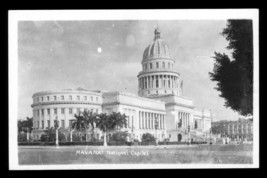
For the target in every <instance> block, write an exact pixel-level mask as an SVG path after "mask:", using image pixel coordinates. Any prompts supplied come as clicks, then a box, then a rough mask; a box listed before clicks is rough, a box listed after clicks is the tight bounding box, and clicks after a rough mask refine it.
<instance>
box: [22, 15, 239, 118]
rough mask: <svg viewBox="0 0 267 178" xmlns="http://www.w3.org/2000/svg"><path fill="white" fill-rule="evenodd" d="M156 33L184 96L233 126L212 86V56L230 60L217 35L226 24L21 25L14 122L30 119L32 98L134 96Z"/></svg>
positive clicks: (100, 22) (94, 22)
mask: <svg viewBox="0 0 267 178" xmlns="http://www.w3.org/2000/svg"><path fill="white" fill-rule="evenodd" d="M157 26H158V27H159V29H160V31H161V37H162V39H163V40H164V41H165V42H166V43H167V45H168V47H169V49H170V53H171V56H172V57H173V58H174V59H175V64H174V70H175V71H177V72H179V73H180V75H181V77H182V79H183V87H184V90H183V92H184V93H183V95H184V96H185V97H188V98H191V99H192V100H193V102H194V105H195V107H196V108H197V109H204V108H206V109H211V110H212V112H213V113H214V117H213V121H219V120H237V119H238V114H237V113H236V112H234V111H233V110H231V109H230V108H226V107H225V106H224V103H225V100H224V99H223V98H221V97H219V95H220V92H219V91H217V90H215V89H214V87H216V82H213V81H211V80H210V77H209V74H208V73H209V72H212V70H213V65H214V62H215V60H214V59H213V56H214V52H215V51H216V52H221V53H226V54H228V55H230V52H229V51H228V50H227V49H226V46H227V45H228V42H227V41H226V40H225V38H224V37H223V36H221V35H220V33H221V32H222V30H223V28H225V27H226V21H225V20H166V21H163V20H160V21H155V20H108V21H105V20H98V21H97V20H90V21H20V22H19V24H18V92H19V93H18V97H19V98H18V116H19V118H18V119H25V118H26V117H32V108H31V104H32V95H33V94H34V93H36V92H40V91H47V90H49V91H50V90H60V89H67V88H72V89H75V88H78V87H82V88H85V89H88V90H106V91H126V92H131V93H134V94H136V95H137V91H138V88H137V87H138V80H137V74H138V72H140V71H141V69H142V66H141V61H142V56H143V52H144V50H145V48H146V47H147V46H148V45H149V44H151V43H152V42H153V38H154V30H155V28H156V27H157Z"/></svg>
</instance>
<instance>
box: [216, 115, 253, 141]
mask: <svg viewBox="0 0 267 178" xmlns="http://www.w3.org/2000/svg"><path fill="white" fill-rule="evenodd" d="M219 125H220V126H221V131H220V136H221V137H228V138H230V139H231V140H232V141H245V140H246V141H252V140H253V120H251V119H238V121H219V122H213V123H212V127H215V126H219Z"/></svg>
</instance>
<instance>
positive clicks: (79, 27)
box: [9, 9, 259, 170]
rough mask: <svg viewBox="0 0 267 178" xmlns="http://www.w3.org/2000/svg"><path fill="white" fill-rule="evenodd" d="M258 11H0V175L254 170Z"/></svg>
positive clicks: (256, 163)
mask: <svg viewBox="0 0 267 178" xmlns="http://www.w3.org/2000/svg"><path fill="white" fill-rule="evenodd" d="M258 64H259V56H258V11H257V10H255V9H254V10H253V9H251V10H245V9H244V10H234V9H233V10H223V9H222V10H216V11H212V10H86V11H79V10H73V11H67V10H66V11H52V10H46V11H34V10H32V11H10V12H9V101H10V102H9V104H10V105H9V163H10V165H9V167H10V169H21V170H36V169H37V170H38V169H42V170H44V169H45V170H46V169H47V170H49V169H158V168H162V169H165V168H185V169H188V168H256V167H258V166H259V105H258V101H259V93H258V92H259V82H258V77H259V76H258Z"/></svg>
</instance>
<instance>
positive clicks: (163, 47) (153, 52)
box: [143, 28, 171, 62]
mask: <svg viewBox="0 0 267 178" xmlns="http://www.w3.org/2000/svg"><path fill="white" fill-rule="evenodd" d="M154 33H155V38H154V42H153V43H152V44H150V45H149V46H148V47H146V49H145V51H144V54H143V62H145V61H148V60H152V59H159V58H161V59H171V56H170V52H169V48H168V46H167V44H166V43H165V42H164V41H163V40H162V39H161V38H160V31H159V29H158V28H157V29H156V30H155V32H154Z"/></svg>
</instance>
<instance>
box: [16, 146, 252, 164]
mask: <svg viewBox="0 0 267 178" xmlns="http://www.w3.org/2000/svg"><path fill="white" fill-rule="evenodd" d="M109 163H112V164H124V163H132V164H134V163H136V164H138V163H143V164H146V163H148V164H161V163H163V164H168V163H170V164H174V163H178V164H183V163H186V164H190V163H194V164H197V163H202V164H203V163H205V164H209V163H212V164H218V163H219V164H252V145H193V146H187V145H168V146H165V145H161V146H108V147H103V146H64V147H63V146H62V147H60V148H55V147H53V146H51V147H50V146H46V147H45V146H43V147H40V146H19V164H20V165H41V164H43V165H51V164H109Z"/></svg>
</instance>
